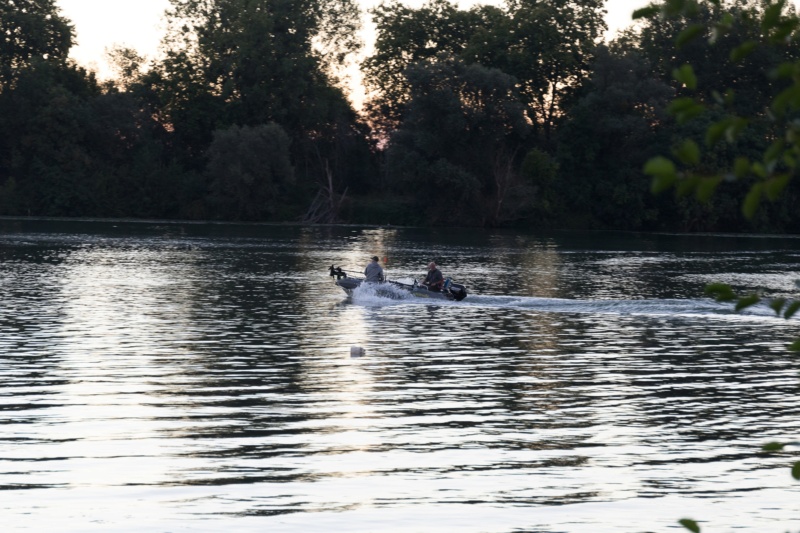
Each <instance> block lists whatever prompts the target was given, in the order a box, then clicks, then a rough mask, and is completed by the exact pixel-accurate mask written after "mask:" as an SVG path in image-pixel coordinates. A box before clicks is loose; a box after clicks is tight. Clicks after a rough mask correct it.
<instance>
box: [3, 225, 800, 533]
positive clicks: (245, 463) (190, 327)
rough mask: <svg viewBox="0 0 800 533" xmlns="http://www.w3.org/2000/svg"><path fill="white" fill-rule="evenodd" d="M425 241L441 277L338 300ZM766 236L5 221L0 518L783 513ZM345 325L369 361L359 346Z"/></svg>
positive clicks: (783, 457) (792, 507)
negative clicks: (741, 308) (341, 273)
mask: <svg viewBox="0 0 800 533" xmlns="http://www.w3.org/2000/svg"><path fill="white" fill-rule="evenodd" d="M373 255H379V256H380V257H381V258H382V260H383V264H384V266H385V268H386V274H387V276H388V277H389V278H391V279H396V280H408V279H411V278H414V277H417V278H419V277H422V276H423V275H424V273H425V265H426V264H427V263H428V261H430V260H435V261H437V262H438V263H440V264H441V268H442V270H443V272H444V274H445V275H446V276H451V277H452V278H453V279H455V280H456V281H458V282H461V283H464V284H465V285H467V287H468V290H469V296H468V297H467V298H466V299H465V300H464V301H462V302H446V301H443V302H431V301H427V300H422V299H392V298H386V297H382V296H378V295H376V294H374V293H371V292H370V291H368V290H363V291H358V292H357V293H356V294H355V295H354V296H353V297H352V298H349V297H347V295H346V294H345V293H344V292H343V291H342V290H341V289H339V288H338V287H336V286H334V284H333V281H332V280H331V278H330V277H329V276H328V268H329V267H330V266H331V265H336V266H341V267H342V268H344V269H346V270H351V271H356V272H360V271H363V268H364V266H366V264H367V262H368V260H369V257H371V256H373ZM798 265H800V239H798V238H791V237H769V236H766V237H765V236H761V237H756V236H731V235H694V236H690V235H668V234H651V235H645V234H622V233H601V232H598V233H568V232H561V233H548V234H527V233H520V232H511V231H483V230H447V229H413V228H362V227H302V226H268V225H226V224H172V223H165V222H163V223H162V222H126V221H58V220H13V219H3V220H0V289H1V290H2V302H0V406H1V407H2V408H1V409H0V417H1V421H2V428H3V429H2V433H0V489H2V492H0V494H1V495H2V498H1V499H0V518H2V523H3V529H4V530H6V531H7V530H20V531H21V530H25V531H60V532H63V531H131V532H133V531H137V532H140V531H165V532H166V531H171V532H176V531H209V532H212V531H214V532H216V531H226V532H228V531H281V532H283V531H286V532H308V531H347V532H373V531H381V532H453V531H459V532H495V531H496V532H506V531H509V532H510V531H519V532H522V531H525V532H540V533H551V532H552V533H555V532H584V531H586V532H635V531H684V530H683V528H681V527H680V526H679V525H678V523H677V521H678V520H679V519H681V518H692V519H695V520H697V521H699V522H700V524H701V526H702V528H703V532H704V533H709V532H714V531H732V530H737V531H759V532H764V531H774V532H780V533H783V532H785V531H790V530H791V531H796V530H800V482H798V481H795V480H794V479H793V478H792V476H791V473H790V468H791V465H792V464H793V463H794V462H796V461H799V460H800V447H788V448H787V449H786V450H785V451H783V452H780V453H774V454H767V453H763V452H761V451H760V449H761V446H762V445H763V444H765V443H767V442H770V441H775V440H778V441H799V440H800V374H799V373H798V371H800V356H797V355H794V354H792V353H790V352H788V351H787V350H786V346H787V345H788V344H789V343H790V342H791V340H793V339H794V338H795V337H800V327H799V326H800V323H798V320H796V319H792V320H789V321H787V320H784V319H782V318H778V317H775V314H774V313H773V312H772V311H771V310H770V309H769V308H768V307H767V306H766V304H760V305H758V306H756V307H754V308H752V309H749V310H747V311H746V312H744V313H734V312H733V311H732V309H731V306H730V305H729V304H723V303H718V302H715V301H713V300H711V299H709V298H707V297H706V296H704V293H703V290H704V286H705V285H706V284H707V283H710V282H714V281H722V282H726V283H730V284H732V285H733V286H735V287H736V288H737V289H739V290H742V291H748V290H762V291H763V294H764V295H765V297H767V298H776V297H788V298H792V297H796V296H798V292H800V289H798V287H797V285H796V284H795V280H797V279H799V278H800V267H799V266H798ZM354 347H358V348H363V356H360V357H354V356H353V355H357V352H356V351H355V350H354Z"/></svg>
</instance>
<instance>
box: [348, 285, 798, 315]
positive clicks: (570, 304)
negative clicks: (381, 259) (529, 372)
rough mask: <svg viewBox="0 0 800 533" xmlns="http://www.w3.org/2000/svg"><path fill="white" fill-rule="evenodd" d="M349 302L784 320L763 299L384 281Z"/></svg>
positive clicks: (358, 292) (359, 291)
mask: <svg viewBox="0 0 800 533" xmlns="http://www.w3.org/2000/svg"><path fill="white" fill-rule="evenodd" d="M352 302H353V303H356V304H359V305H365V306H387V305H397V304H403V305H407V304H416V305H419V304H421V305H437V306H459V307H470V308H475V307H488V308H506V309H519V310H526V311H540V312H543V313H568V314H616V315H650V316H683V317H709V318H713V317H718V318H722V317H728V318H731V317H741V318H742V319H745V320H753V319H755V320H769V319H776V320H783V319H781V318H778V317H776V315H775V312H774V311H773V310H772V309H770V308H769V307H768V305H767V304H766V303H761V304H759V305H755V306H753V307H750V308H748V309H745V310H744V311H741V312H736V311H734V308H733V304H730V303H721V302H717V301H715V300H712V299H709V298H704V299H686V300H677V299H675V300H668V299H655V300H645V299H642V300H571V299H565V298H536V297H522V296H490V295H489V296H486V295H484V296H476V295H470V296H469V298H467V299H466V300H464V301H461V302H453V301H447V300H436V301H431V300H423V299H420V298H415V297H414V296H412V295H411V294H409V293H408V291H405V290H403V289H400V288H397V287H393V286H391V285H384V286H380V287H379V288H376V287H375V286H369V285H363V286H361V287H359V288H357V289H356V290H355V291H353V295H352Z"/></svg>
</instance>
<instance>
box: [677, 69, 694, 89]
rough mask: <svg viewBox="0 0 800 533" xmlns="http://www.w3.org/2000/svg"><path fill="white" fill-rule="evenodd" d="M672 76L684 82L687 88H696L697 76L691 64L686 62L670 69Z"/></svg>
mask: <svg viewBox="0 0 800 533" xmlns="http://www.w3.org/2000/svg"><path fill="white" fill-rule="evenodd" d="M672 77H673V78H675V79H676V80H677V81H679V82H681V83H682V84H684V85H685V86H686V87H687V88H689V89H692V90H694V89H696V88H697V76H696V75H695V73H694V69H693V68H692V66H691V65H688V64H687V65H683V66H682V67H680V68H676V69H675V70H673V71H672Z"/></svg>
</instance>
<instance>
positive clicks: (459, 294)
mask: <svg viewBox="0 0 800 533" xmlns="http://www.w3.org/2000/svg"><path fill="white" fill-rule="evenodd" d="M449 289H450V294H452V295H453V299H455V301H457V302H460V301H461V300H463V299H464V298H466V297H467V288H466V287H465V286H464V285H461V284H460V283H451V284H450V287H449Z"/></svg>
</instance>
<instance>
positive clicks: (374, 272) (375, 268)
mask: <svg viewBox="0 0 800 533" xmlns="http://www.w3.org/2000/svg"><path fill="white" fill-rule="evenodd" d="M364 275H365V276H366V277H367V279H366V281H383V269H382V268H381V266H380V265H379V264H378V263H377V262H376V261H370V263H369V264H368V265H367V268H365V269H364Z"/></svg>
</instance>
